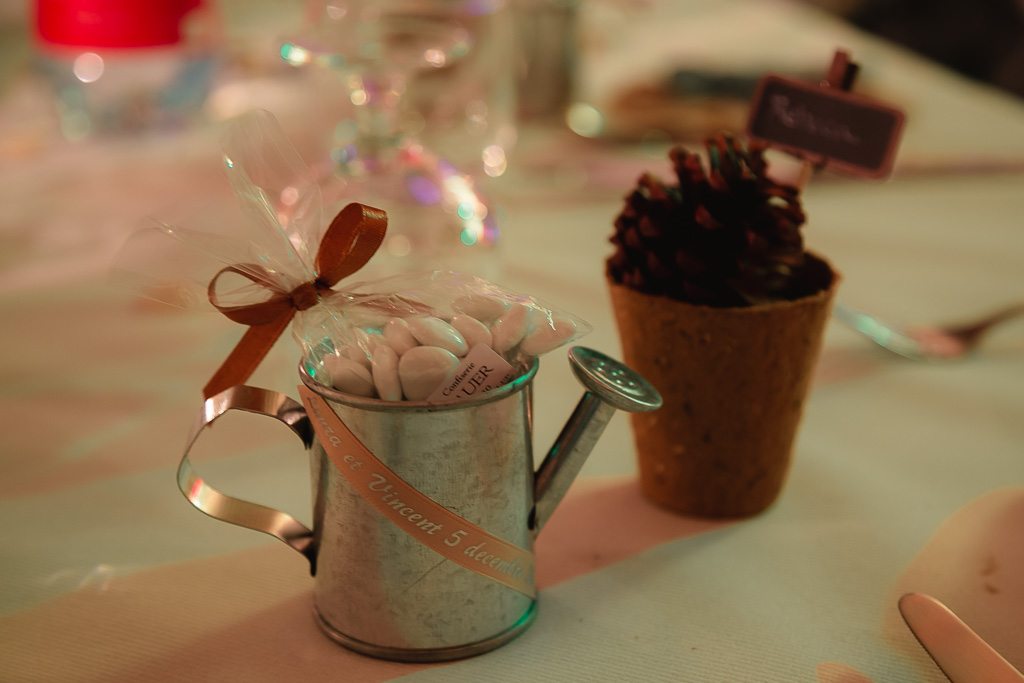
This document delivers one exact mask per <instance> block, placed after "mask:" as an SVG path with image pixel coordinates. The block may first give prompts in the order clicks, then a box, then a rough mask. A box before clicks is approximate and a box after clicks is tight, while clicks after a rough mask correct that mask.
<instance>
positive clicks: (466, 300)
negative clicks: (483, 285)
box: [452, 294, 509, 321]
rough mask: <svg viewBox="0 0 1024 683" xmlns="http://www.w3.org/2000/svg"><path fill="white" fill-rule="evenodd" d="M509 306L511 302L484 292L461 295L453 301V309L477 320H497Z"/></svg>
mask: <svg viewBox="0 0 1024 683" xmlns="http://www.w3.org/2000/svg"><path fill="white" fill-rule="evenodd" d="M508 308H509V303H508V302H507V301H502V300H501V299H495V298H493V297H489V296H484V295H483V294H470V295H468V296H461V297H459V298H457V299H455V300H454V301H452V310H453V311H455V312H456V313H462V314H463V315H468V316H470V317H472V318H476V319H477V320H488V321H489V320H497V319H498V318H500V317H501V316H502V315H503V314H504V313H505V311H507V310H508Z"/></svg>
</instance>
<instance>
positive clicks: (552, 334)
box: [519, 316, 576, 356]
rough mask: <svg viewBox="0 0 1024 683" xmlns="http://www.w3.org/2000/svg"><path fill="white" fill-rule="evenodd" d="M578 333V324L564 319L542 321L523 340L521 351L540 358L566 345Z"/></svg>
mask: <svg viewBox="0 0 1024 683" xmlns="http://www.w3.org/2000/svg"><path fill="white" fill-rule="evenodd" d="M538 317H539V316H538ZM575 333H576V323H574V322H573V321H571V320H566V319H564V318H552V319H551V320H550V321H549V320H541V322H540V323H539V324H538V325H537V329H535V330H533V331H532V332H530V333H529V334H528V335H526V336H525V337H524V338H523V343H522V344H521V345H520V346H519V350H520V351H522V352H523V353H525V354H527V355H529V356H539V355H541V354H542V353H547V352H548V351H550V350H551V349H554V348H557V347H558V346H560V345H562V344H564V343H565V340H566V339H568V338H569V337H571V336H572V335H573V334H575Z"/></svg>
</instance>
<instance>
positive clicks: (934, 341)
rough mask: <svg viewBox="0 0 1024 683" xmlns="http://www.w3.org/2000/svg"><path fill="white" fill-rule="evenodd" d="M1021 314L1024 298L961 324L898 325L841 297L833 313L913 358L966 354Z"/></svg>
mask: <svg viewBox="0 0 1024 683" xmlns="http://www.w3.org/2000/svg"><path fill="white" fill-rule="evenodd" d="M1021 314H1024V301H1022V302H1018V303H1015V304H1012V305H1010V306H1006V307H1005V308H1002V309H1000V310H998V311H996V312H994V313H992V314H990V315H987V316H985V317H983V318H980V319H978V320H975V321H973V322H969V323H965V324H961V325H946V326H940V325H915V326H912V327H906V328H901V327H897V326H894V325H889V324H887V323H885V322H882V321H881V320H879V319H878V318H876V317H874V316H873V315H868V314H867V313H863V312H861V311H858V310H856V309H854V308H851V307H850V306H847V305H846V304H844V303H842V302H841V301H837V302H835V304H834V305H833V307H832V315H833V316H834V317H835V318H836V319H837V320H839V321H840V322H843V323H845V324H846V325H848V326H849V327H851V328H852V329H853V330H855V331H856V332H860V333H861V334H863V335H864V336H865V337H867V338H868V339H870V340H871V341H873V342H875V343H876V344H878V345H879V346H881V347H883V348H885V349H888V350H889V351H892V352H893V353H895V354H898V355H900V356H903V357H904V358H910V359H913V360H950V359H953V358H960V357H962V356H966V355H967V354H968V353H970V352H971V351H973V350H974V349H975V348H976V347H977V346H978V344H979V343H980V342H981V338H982V337H983V336H984V335H985V333H986V332H988V331H989V330H991V329H992V328H993V327H995V326H996V325H999V324H1000V323H1003V322H1005V321H1007V320H1009V319H1011V318H1014V317H1016V316H1018V315H1021Z"/></svg>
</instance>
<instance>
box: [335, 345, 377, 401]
mask: <svg viewBox="0 0 1024 683" xmlns="http://www.w3.org/2000/svg"><path fill="white" fill-rule="evenodd" d="M324 369H325V370H327V372H328V373H329V374H330V377H331V385H332V386H333V387H334V388H335V389H337V390H338V391H343V392H345V393H346V394H352V395H353V396H365V397H371V396H374V395H375V391H374V386H373V378H372V377H371V376H370V371H369V370H367V369H366V368H365V367H363V365H362V364H361V363H358V362H356V361H354V360H349V359H348V358H342V357H341V356H336V355H334V354H331V355H329V356H326V357H325V358H324Z"/></svg>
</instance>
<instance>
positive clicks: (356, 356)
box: [337, 346, 370, 369]
mask: <svg viewBox="0 0 1024 683" xmlns="http://www.w3.org/2000/svg"><path fill="white" fill-rule="evenodd" d="M337 353H338V355H339V356H341V357H342V358H347V359H349V360H353V361H355V362H357V363H359V364H360V365H362V366H363V367H364V368H366V369H369V368H370V357H369V356H367V355H366V352H365V351H363V350H362V349H360V348H359V347H356V346H342V347H340V348H338V349H337Z"/></svg>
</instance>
